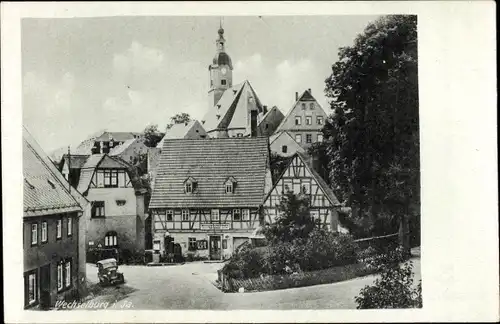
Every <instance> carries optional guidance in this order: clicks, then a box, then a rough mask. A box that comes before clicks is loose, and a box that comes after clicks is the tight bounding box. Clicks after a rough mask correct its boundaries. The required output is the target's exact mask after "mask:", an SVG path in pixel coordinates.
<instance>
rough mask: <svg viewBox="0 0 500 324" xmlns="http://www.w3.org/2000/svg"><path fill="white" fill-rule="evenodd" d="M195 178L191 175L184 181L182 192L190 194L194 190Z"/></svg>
mask: <svg viewBox="0 0 500 324" xmlns="http://www.w3.org/2000/svg"><path fill="white" fill-rule="evenodd" d="M196 184H197V182H196V180H195V179H194V178H192V177H189V178H188V179H187V180H186V182H184V192H185V193H187V194H191V193H193V192H195V190H196Z"/></svg>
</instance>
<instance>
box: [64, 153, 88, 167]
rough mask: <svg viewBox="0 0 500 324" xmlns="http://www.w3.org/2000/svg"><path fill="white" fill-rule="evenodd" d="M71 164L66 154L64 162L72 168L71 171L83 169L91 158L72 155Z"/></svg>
mask: <svg viewBox="0 0 500 324" xmlns="http://www.w3.org/2000/svg"><path fill="white" fill-rule="evenodd" d="M70 156H71V161H70V162H71V163H68V160H70V159H68V155H67V154H64V156H63V159H62V162H64V163H66V164H68V166H71V169H81V168H82V167H83V166H84V165H85V162H87V159H88V158H89V155H73V154H71V155H70ZM62 166H63V164H62V163H61V164H60V165H59V167H62Z"/></svg>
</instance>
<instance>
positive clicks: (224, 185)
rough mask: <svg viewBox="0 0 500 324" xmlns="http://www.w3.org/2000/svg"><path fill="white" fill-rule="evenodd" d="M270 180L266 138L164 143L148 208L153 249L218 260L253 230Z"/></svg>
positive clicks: (225, 256) (246, 239) (270, 182)
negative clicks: (174, 249)
mask: <svg viewBox="0 0 500 324" xmlns="http://www.w3.org/2000/svg"><path fill="white" fill-rule="evenodd" d="M271 186H272V179H271V171H270V168H269V146H268V140H267V138H221V139H205V140H166V141H165V143H164V146H163V149H162V152H161V157H160V159H159V165H158V168H157V176H156V181H155V185H154V190H153V194H152V197H151V202H150V205H149V211H150V215H151V217H152V226H153V229H152V231H153V246H154V249H155V250H159V251H160V252H161V253H162V254H165V253H167V252H168V249H169V244H170V242H172V240H173V242H174V243H178V244H179V245H180V247H181V249H182V254H183V255H187V254H188V253H193V254H196V255H198V256H200V257H206V258H210V259H212V260H220V259H223V258H228V257H229V256H230V255H231V254H232V253H233V252H234V251H235V249H236V248H237V247H238V246H239V245H241V244H243V243H245V242H247V241H248V240H249V238H250V237H251V236H252V233H253V232H254V231H255V229H257V228H258V227H259V224H260V215H259V208H260V204H261V202H262V199H263V197H264V195H265V193H266V192H267V191H269V190H270V189H271Z"/></svg>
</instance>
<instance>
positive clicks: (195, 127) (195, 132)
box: [156, 120, 207, 149]
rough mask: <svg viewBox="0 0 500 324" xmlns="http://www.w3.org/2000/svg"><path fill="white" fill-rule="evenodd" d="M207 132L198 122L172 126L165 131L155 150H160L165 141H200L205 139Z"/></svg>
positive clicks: (192, 121)
mask: <svg viewBox="0 0 500 324" xmlns="http://www.w3.org/2000/svg"><path fill="white" fill-rule="evenodd" d="M206 137H207V132H206V131H205V129H204V128H203V126H201V124H200V122H199V121H197V120H191V121H190V122H187V123H180V124H173V125H172V127H171V128H170V129H167V132H166V133H165V136H163V138H162V139H161V141H159V142H158V144H157V145H156V147H157V148H159V149H161V148H162V146H163V142H164V141H165V140H167V139H181V138H184V139H188V138H190V139H200V138H206Z"/></svg>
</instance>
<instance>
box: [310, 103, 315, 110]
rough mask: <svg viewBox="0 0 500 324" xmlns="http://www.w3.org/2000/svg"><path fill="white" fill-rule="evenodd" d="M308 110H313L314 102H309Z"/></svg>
mask: <svg viewBox="0 0 500 324" xmlns="http://www.w3.org/2000/svg"><path fill="white" fill-rule="evenodd" d="M309 109H311V110H313V109H314V102H311V103H310V104H309Z"/></svg>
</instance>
